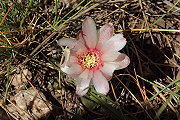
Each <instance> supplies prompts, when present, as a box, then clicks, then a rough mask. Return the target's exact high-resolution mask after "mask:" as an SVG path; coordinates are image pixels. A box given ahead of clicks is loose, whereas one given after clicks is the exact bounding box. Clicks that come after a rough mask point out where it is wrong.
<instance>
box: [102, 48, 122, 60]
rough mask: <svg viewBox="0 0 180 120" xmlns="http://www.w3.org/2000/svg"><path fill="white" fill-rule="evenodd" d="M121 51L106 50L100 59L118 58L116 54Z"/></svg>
mask: <svg viewBox="0 0 180 120" xmlns="http://www.w3.org/2000/svg"><path fill="white" fill-rule="evenodd" d="M120 54H121V53H119V52H117V51H111V50H110V51H107V52H105V53H104V54H103V55H102V57H101V59H102V61H114V60H116V59H117V58H118V56H119V55H120Z"/></svg>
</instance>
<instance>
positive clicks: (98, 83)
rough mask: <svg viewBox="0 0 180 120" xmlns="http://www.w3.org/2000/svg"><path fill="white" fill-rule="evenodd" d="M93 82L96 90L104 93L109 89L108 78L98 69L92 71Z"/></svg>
mask: <svg viewBox="0 0 180 120" xmlns="http://www.w3.org/2000/svg"><path fill="white" fill-rule="evenodd" d="M93 84H94V87H95V89H96V91H97V92H99V93H101V94H104V95H106V94H107V93H108V91H109V83H108V80H107V79H106V78H105V77H104V76H103V74H102V73H101V72H100V71H95V72H94V77H93Z"/></svg>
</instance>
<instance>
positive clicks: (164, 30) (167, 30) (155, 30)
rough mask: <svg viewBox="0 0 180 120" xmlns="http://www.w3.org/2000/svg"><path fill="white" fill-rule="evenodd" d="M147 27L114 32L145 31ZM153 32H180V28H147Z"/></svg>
mask: <svg viewBox="0 0 180 120" xmlns="http://www.w3.org/2000/svg"><path fill="white" fill-rule="evenodd" d="M146 30H148V29H128V30H118V31H116V32H124V31H146ZM149 30H151V31H153V32H179V33H180V30H173V29H156V28H154V29H149Z"/></svg>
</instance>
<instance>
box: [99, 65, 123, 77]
mask: <svg viewBox="0 0 180 120" xmlns="http://www.w3.org/2000/svg"><path fill="white" fill-rule="evenodd" d="M118 67H119V65H118V64H114V63H113V62H104V65H103V67H102V68H100V70H101V71H102V72H103V73H104V74H106V75H109V76H112V74H113V72H114V71H115V70H116V68H118Z"/></svg>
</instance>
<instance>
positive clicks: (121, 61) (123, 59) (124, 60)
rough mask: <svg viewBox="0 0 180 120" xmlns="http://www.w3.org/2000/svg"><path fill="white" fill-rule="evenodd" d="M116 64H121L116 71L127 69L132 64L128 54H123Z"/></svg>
mask: <svg viewBox="0 0 180 120" xmlns="http://www.w3.org/2000/svg"><path fill="white" fill-rule="evenodd" d="M114 62H116V64H119V67H118V68H116V70H119V69H123V68H126V67H127V66H128V65H129V63H130V59H129V57H128V56H127V55H126V54H124V53H121V55H120V56H119V57H118V58H117V59H116V60H115V61H114Z"/></svg>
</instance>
